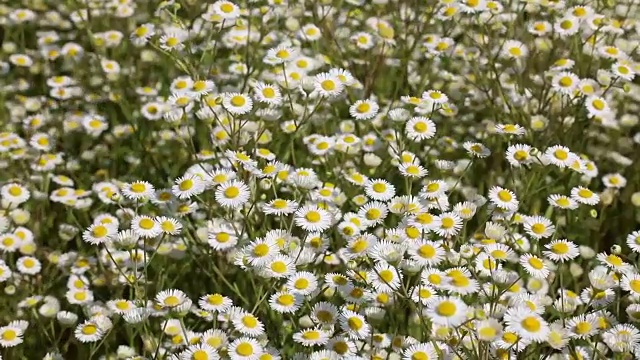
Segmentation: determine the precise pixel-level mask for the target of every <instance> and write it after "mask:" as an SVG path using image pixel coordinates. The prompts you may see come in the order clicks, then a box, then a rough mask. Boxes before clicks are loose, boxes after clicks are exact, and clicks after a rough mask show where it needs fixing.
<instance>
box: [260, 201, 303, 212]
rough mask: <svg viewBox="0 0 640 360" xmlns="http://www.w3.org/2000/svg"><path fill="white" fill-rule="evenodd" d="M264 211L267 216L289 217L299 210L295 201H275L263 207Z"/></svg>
mask: <svg viewBox="0 0 640 360" xmlns="http://www.w3.org/2000/svg"><path fill="white" fill-rule="evenodd" d="M261 208H262V211H263V212H264V213H265V214H267V215H288V214H292V213H294V212H295V211H296V210H297V209H298V203H297V202H296V201H294V200H286V199H280V198H278V199H274V200H271V201H269V202H268V203H266V204H264V205H262V207H261Z"/></svg>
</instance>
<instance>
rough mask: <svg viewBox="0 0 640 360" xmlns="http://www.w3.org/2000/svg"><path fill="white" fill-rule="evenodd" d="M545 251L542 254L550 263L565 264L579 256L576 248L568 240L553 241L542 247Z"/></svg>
mask: <svg viewBox="0 0 640 360" xmlns="http://www.w3.org/2000/svg"><path fill="white" fill-rule="evenodd" d="M544 247H545V248H546V249H548V250H547V251H543V252H542V254H543V255H544V256H546V257H547V258H549V259H551V260H552V261H559V262H565V261H569V260H573V259H575V258H576V257H578V255H580V250H578V246H577V245H576V244H574V243H572V242H571V241H568V240H564V239H561V240H554V241H552V242H550V243H549V244H546V245H545V246H544Z"/></svg>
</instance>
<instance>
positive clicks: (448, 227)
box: [434, 212, 462, 237]
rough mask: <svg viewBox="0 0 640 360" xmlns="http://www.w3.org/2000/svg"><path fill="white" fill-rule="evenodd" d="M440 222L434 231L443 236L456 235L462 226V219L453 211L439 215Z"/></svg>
mask: <svg viewBox="0 0 640 360" xmlns="http://www.w3.org/2000/svg"><path fill="white" fill-rule="evenodd" d="M438 223H439V224H440V226H438V227H436V228H435V229H434V231H435V232H436V233H437V234H438V235H440V236H443V237H452V236H455V235H457V234H458V231H460V229H461V228H462V219H461V218H460V217H459V216H458V215H457V214H455V213H453V212H447V213H442V214H441V215H440V216H438Z"/></svg>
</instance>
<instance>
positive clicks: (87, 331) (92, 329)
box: [82, 324, 98, 335]
mask: <svg viewBox="0 0 640 360" xmlns="http://www.w3.org/2000/svg"><path fill="white" fill-rule="evenodd" d="M96 332H98V327H97V326H95V325H91V324H90V325H85V326H83V327H82V333H83V334H84V335H93V334H95V333H96Z"/></svg>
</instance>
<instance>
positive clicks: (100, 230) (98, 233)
mask: <svg viewBox="0 0 640 360" xmlns="http://www.w3.org/2000/svg"><path fill="white" fill-rule="evenodd" d="M117 231H118V229H117V228H115V227H114V226H113V225H110V224H102V223H99V224H92V225H91V226H89V228H88V229H87V230H85V231H84V232H83V233H82V240H84V241H86V242H88V243H89V244H92V245H100V244H104V243H106V242H108V241H110V240H112V238H113V236H115V235H116V233H117Z"/></svg>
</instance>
